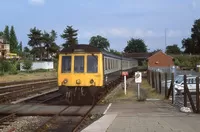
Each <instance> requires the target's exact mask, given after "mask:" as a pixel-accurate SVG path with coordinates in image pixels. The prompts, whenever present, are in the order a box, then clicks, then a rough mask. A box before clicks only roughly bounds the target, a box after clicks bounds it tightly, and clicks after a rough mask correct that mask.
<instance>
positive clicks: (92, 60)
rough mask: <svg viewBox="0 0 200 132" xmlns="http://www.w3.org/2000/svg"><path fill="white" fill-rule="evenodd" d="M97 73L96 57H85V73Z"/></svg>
mask: <svg viewBox="0 0 200 132" xmlns="http://www.w3.org/2000/svg"><path fill="white" fill-rule="evenodd" d="M97 71H98V57H97V56H92V55H89V56H87V72H88V73H97Z"/></svg>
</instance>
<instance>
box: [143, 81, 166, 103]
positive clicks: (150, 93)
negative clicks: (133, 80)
mask: <svg viewBox="0 0 200 132" xmlns="http://www.w3.org/2000/svg"><path fill="white" fill-rule="evenodd" d="M141 87H142V88H143V89H144V90H145V91H146V93H147V98H152V99H164V96H162V95H160V94H159V93H157V92H156V89H155V88H152V87H151V85H150V84H149V83H148V82H147V79H143V80H142V84H141Z"/></svg>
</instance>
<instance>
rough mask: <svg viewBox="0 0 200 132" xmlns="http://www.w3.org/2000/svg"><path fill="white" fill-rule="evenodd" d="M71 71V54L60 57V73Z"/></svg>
mask: <svg viewBox="0 0 200 132" xmlns="http://www.w3.org/2000/svg"><path fill="white" fill-rule="evenodd" d="M69 72H71V56H63V57H62V73H69Z"/></svg>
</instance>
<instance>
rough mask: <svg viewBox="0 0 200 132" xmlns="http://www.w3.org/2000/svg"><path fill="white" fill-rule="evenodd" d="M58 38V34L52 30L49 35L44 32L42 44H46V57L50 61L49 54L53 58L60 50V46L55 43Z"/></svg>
mask: <svg viewBox="0 0 200 132" xmlns="http://www.w3.org/2000/svg"><path fill="white" fill-rule="evenodd" d="M56 38H57V33H56V32H55V31H54V30H52V31H51V32H50V34H49V33H47V32H46V31H44V33H43V34H42V42H43V44H44V47H45V49H46V53H47V54H46V56H47V58H48V59H49V53H50V54H51V56H52V55H53V53H56V52H57V50H58V48H57V47H58V46H57V45H56V43H55V40H56Z"/></svg>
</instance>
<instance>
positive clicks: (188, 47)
mask: <svg viewBox="0 0 200 132" xmlns="http://www.w3.org/2000/svg"><path fill="white" fill-rule="evenodd" d="M195 47H196V46H195V45H194V43H193V40H192V38H187V39H185V38H184V39H183V40H182V48H184V49H185V50H184V53H189V54H190V53H191V54H195V53H196V52H197V49H195Z"/></svg>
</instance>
